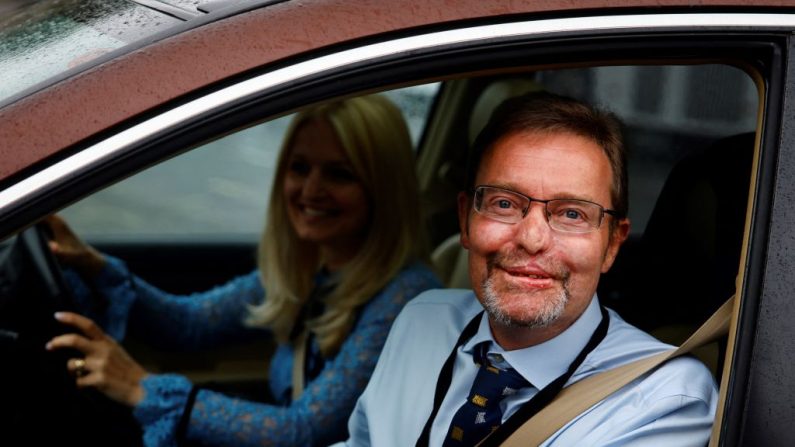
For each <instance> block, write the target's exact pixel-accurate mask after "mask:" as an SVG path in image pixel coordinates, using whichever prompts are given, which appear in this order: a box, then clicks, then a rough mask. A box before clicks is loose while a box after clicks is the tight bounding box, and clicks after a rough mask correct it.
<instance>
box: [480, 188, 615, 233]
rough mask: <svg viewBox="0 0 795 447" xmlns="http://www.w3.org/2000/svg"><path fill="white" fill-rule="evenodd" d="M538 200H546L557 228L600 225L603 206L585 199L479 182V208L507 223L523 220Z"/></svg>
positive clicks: (551, 221)
mask: <svg viewBox="0 0 795 447" xmlns="http://www.w3.org/2000/svg"><path fill="white" fill-rule="evenodd" d="M534 201H537V202H540V203H544V205H545V211H546V217H547V222H549V226H550V227H552V228H554V229H556V230H560V231H566V232H571V233H587V232H590V231H593V230H596V229H598V228H599V226H600V224H601V221H602V217H603V209H602V207H601V206H599V205H597V204H595V203H591V202H588V201H584V200H575V199H554V200H549V201H542V200H535V199H533V200H531V199H530V198H529V197H526V196H524V195H522V194H519V193H516V192H513V191H510V190H507V189H502V188H495V187H489V186H479V187H478V188H477V189H476V190H475V210H476V211H478V212H479V213H481V214H483V215H485V216H487V217H489V218H492V219H494V220H497V221H500V222H505V223H517V222H519V221H521V220H522V219H523V218H524V216H525V215H526V214H527V210H528V209H529V208H530V203H531V202H534Z"/></svg>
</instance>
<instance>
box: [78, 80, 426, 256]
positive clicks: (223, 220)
mask: <svg viewBox="0 0 795 447" xmlns="http://www.w3.org/2000/svg"><path fill="white" fill-rule="evenodd" d="M438 88H439V85H438V84H430V85H420V86H414V87H407V88H402V89H398V90H393V91H389V92H385V95H387V96H388V97H389V98H390V99H392V100H393V101H394V102H395V103H396V104H397V105H398V106H399V107H400V108H401V110H402V111H403V113H404V116H405V118H406V121H407V122H408V124H409V130H410V132H411V135H412V139H413V140H414V142H415V144H416V142H417V141H418V140H419V138H420V137H421V135H422V132H423V129H424V126H425V120H426V116H427V114H428V112H429V110H430V108H431V105H432V102H433V98H434V97H435V95H436V92H437V90H438ZM290 118H291V117H290V116H287V117H283V118H279V119H276V120H273V121H269V122H266V123H263V124H260V125H257V126H254V127H251V128H248V129H246V130H243V131H240V132H236V133H234V134H232V135H229V136H226V137H224V138H221V139H218V140H216V141H213V142H211V143H209V144H206V145H204V146H202V147H199V148H196V149H194V150H192V151H190V152H188V153H185V154H183V155H181V156H179V157H176V158H174V159H172V160H169V161H166V162H164V163H161V164H159V165H157V166H155V167H153V168H151V169H148V170H146V171H144V172H141V173H139V174H137V175H135V176H134V177H131V178H129V179H126V180H124V181H122V182H119V183H118V184H116V185H113V186H111V187H109V188H107V189H105V190H103V191H100V192H98V193H96V194H94V195H92V196H91V197H88V198H86V199H84V200H82V201H81V202H79V203H76V204H74V205H72V206H71V207H69V208H67V209H65V210H63V211H62V214H63V215H64V216H65V217H66V218H67V219H68V221H69V222H70V224H71V225H72V226H73V227H74V229H75V230H76V231H77V232H78V234H80V235H82V236H83V237H85V238H87V239H89V240H94V241H96V240H118V239H124V238H133V237H134V238H146V239H150V240H153V239H154V240H156V239H169V240H174V239H176V240H179V239H185V240H195V239H197V238H198V239H206V240H230V239H241V238H243V239H250V240H256V238H257V235H258V234H259V233H260V232H261V230H262V226H263V224H264V218H265V209H266V205H267V203H268V198H269V196H270V190H271V182H272V178H273V174H274V169H275V166H276V158H277V156H278V154H279V150H280V148H281V143H282V138H283V137H284V134H285V131H286V130H287V126H288V124H289V122H290Z"/></svg>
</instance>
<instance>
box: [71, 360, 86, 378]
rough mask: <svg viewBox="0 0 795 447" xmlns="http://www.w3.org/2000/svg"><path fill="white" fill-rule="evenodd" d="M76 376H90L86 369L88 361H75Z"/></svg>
mask: <svg viewBox="0 0 795 447" xmlns="http://www.w3.org/2000/svg"><path fill="white" fill-rule="evenodd" d="M74 365H75V376H77V377H83V376H85V375H87V374H88V370H87V369H86V360H85V359H75V363H74Z"/></svg>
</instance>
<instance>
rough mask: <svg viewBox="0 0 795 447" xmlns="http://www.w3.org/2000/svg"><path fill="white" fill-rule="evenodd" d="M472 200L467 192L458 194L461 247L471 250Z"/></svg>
mask: <svg viewBox="0 0 795 447" xmlns="http://www.w3.org/2000/svg"><path fill="white" fill-rule="evenodd" d="M471 206H472V200H471V198H470V197H469V194H467V193H465V192H463V191H462V192H459V193H458V229H459V231H460V232H461V246H462V247H464V248H466V249H467V250H469V208H470V207H471Z"/></svg>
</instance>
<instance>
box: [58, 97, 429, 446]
mask: <svg viewBox="0 0 795 447" xmlns="http://www.w3.org/2000/svg"><path fill="white" fill-rule="evenodd" d="M273 190H274V192H273V194H272V198H271V201H270V205H269V210H268V217H267V223H266V227H265V230H264V232H263V235H262V239H261V241H260V248H259V268H258V269H257V270H256V271H254V272H252V273H251V274H249V275H246V276H243V277H239V278H236V279H233V280H231V281H230V282H228V283H227V284H224V285H222V286H220V287H217V288H215V289H212V290H210V291H206V292H203V293H197V294H194V295H190V296H173V295H170V294H168V293H166V292H164V291H162V290H159V289H157V288H155V287H153V286H152V285H149V284H147V283H146V282H144V281H143V280H141V279H140V278H137V277H135V276H134V275H132V274H131V273H130V272H129V271H128V270H127V268H126V267H125V264H124V263H123V262H122V261H120V260H118V259H115V258H112V257H110V256H107V255H103V254H101V253H99V252H98V251H96V250H95V249H93V248H92V247H90V246H88V245H86V244H84V243H82V242H81V241H80V239H79V238H78V237H77V236H75V235H74V234H73V233H72V232H71V230H70V229H69V228H68V226H66V224H65V223H64V222H63V221H62V220H61V219H59V218H58V217H55V216H53V217H51V218H50V219H49V223H50V226H51V227H52V229H53V233H54V235H55V236H54V240H53V241H52V242H51V249H52V250H53V252H54V253H55V254H56V256H57V257H58V258H59V259H60V260H61V261H62V263H64V264H66V265H68V266H71V267H72V268H73V269H74V270H75V271H77V272H79V277H80V278H82V280H84V281H85V283H83V282H82V281H78V280H76V279H77V277H78V275H72V276H69V277H70V278H72V280H71V281H70V282H71V283H73V288H74V289H75V292H76V295H78V296H80V297H86V296H88V293H87V290H85V288H86V287H87V284H88V287H91V288H93V289H94V290H95V291H98V292H99V294H100V295H102V296H104V297H105V298H106V299H107V300H106V301H107V303H106V308H105V309H104V311H103V312H102V313H101V314H100V313H97V312H92V310H95V309H91V308H90V307H91V306H89V305H88V304H86V305H85V306H83V310H84V315H85V316H81V315H78V314H74V313H59V314H57V315H56V318H57V319H58V320H59V321H61V322H62V323H64V324H67V325H70V326H73V327H74V328H75V329H76V332H77V333H79V335H64V336H59V337H56V338H54V339H52V340H51V341H50V342H49V343H48V344H47V349H50V350H56V349H63V348H74V349H77V350H78V351H80V352H82V353H83V355H84V357H82V358H80V357H76V358H72V359H70V360H69V361H68V362H67V369H68V370H69V371H70V372H72V373H73V374H74V375H75V376H76V381H77V385H78V386H79V387H94V388H97V389H99V390H100V391H101V392H103V393H104V394H106V395H107V396H109V397H110V398H112V399H114V400H116V401H119V402H121V403H124V404H126V405H129V406H130V407H133V414H134V416H135V418H136V419H137V421H138V423H139V424H140V425H141V427H142V429H143V436H144V443H145V444H146V445H149V446H152V445H173V444H175V443H177V442H180V441H183V440H186V441H187V442H188V443H191V442H196V443H200V444H202V445H280V446H284V445H296V446H298V445H300V446H304V445H327V444H329V443H332V442H334V441H337V440H341V439H344V438H345V436H346V431H347V428H346V427H347V426H346V422H347V419H348V416H349V414H350V412H351V411H352V409H353V406H354V404H355V401H356V399H357V397H358V396H359V394H360V393H361V391H362V390H363V389H364V386H365V385H366V384H367V381H368V379H369V377H370V374H371V373H372V370H373V368H374V366H375V363H376V360H377V358H378V355H379V353H380V351H381V347H382V345H383V343H384V340H385V339H386V335H387V332H388V331H389V327H390V325H391V323H392V321H393V320H394V318H395V317H396V316H397V314H398V312H399V311H400V309H401V308H402V306H403V305H404V304H405V303H406V301H407V300H409V299H411V298H412V297H414V296H415V295H417V294H418V293H420V292H422V291H423V290H426V289H429V288H433V287H438V286H439V283H438V282H437V279H436V278H435V276H434V275H433V273H431V271H430V270H429V268H428V267H427V266H426V264H425V263H424V261H425V259H426V257H427V256H426V250H425V245H424V243H423V241H424V236H423V234H422V230H421V228H422V227H423V225H422V222H421V218H420V216H419V214H418V213H417V210H418V209H419V199H418V193H417V182H416V178H415V173H414V164H413V155H412V151H411V143H410V139H409V135H408V131H407V128H406V124H405V122H404V121H403V118H402V115H401V113H400V111H399V110H398V109H397V108H396V107H395V106H394V105H393V104H392V103H390V102H389V101H388V100H387V99H386V98H384V97H381V96H377V95H374V96H369V97H359V98H353V99H349V100H345V101H338V102H333V103H328V104H323V105H319V106H316V107H313V108H311V109H308V110H305V111H303V112H300V113H298V114H297V115H296V117H295V118H294V119H293V121H292V123H291V125H290V128H289V130H288V133H287V138H286V139H285V141H284V144H283V149H282V152H281V155H280V158H279V161H278V167H277V171H276V175H275V178H274V188H273ZM86 283H87V284H86ZM81 289H82V293H81ZM94 307H96V306H94ZM94 321H96V324H95V323H94ZM100 327H101V328H102V329H100ZM127 331H129V332H131V333H134V334H135V335H136V337H139V338H142V339H144V340H146V341H148V342H150V343H153V344H156V345H157V346H159V347H166V348H178V349H183V350H184V349H199V348H205V347H209V346H216V345H219V344H223V343H227V342H235V341H241V340H248V339H256V338H261V337H269V336H274V337H275V338H276V340H277V341H278V348H277V350H276V352H275V354H274V356H273V358H272V360H271V367H270V375H269V386H270V390H271V392H272V395H273V398H274V400H275V402H274V403H272V404H264V403H259V402H253V401H247V400H243V399H239V398H233V397H229V396H227V395H224V394H221V393H219V392H215V391H211V390H209V389H202V388H199V387H196V386H194V385H193V384H192V383H191V382H190V381H189V380H188V379H187V378H186V377H183V376H180V375H176V374H152V373H148V372H147V371H145V370H144V369H143V368H142V367H141V366H140V365H139V364H138V363H137V362H136V361H135V360H133V359H132V358H130V356H129V355H127V354H126V352H125V351H124V350H123V349H122V348H121V347H120V346H119V345H118V344H117V343H116V341H114V340H120V339H121V338H122V337H123V336H124V335H125V332H127ZM302 365H303V367H302ZM302 382H305V383H306V386H305V389H302V388H303V386H302V385H301V383H302Z"/></svg>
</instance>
